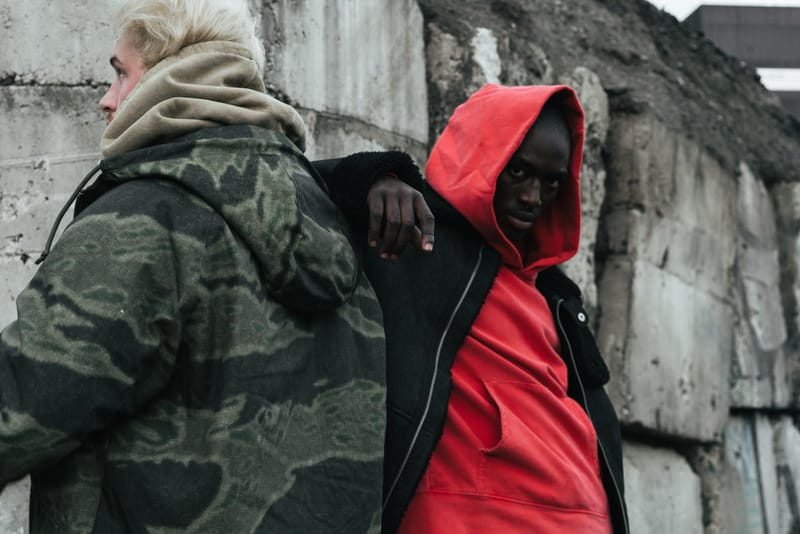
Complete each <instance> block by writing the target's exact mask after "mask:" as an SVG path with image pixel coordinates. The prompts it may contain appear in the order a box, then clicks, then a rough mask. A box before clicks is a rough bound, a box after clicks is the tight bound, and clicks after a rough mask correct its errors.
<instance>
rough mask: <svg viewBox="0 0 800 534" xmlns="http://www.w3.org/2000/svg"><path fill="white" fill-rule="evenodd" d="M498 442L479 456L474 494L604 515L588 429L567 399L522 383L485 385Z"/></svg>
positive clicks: (593, 441) (592, 435) (579, 411)
mask: <svg viewBox="0 0 800 534" xmlns="http://www.w3.org/2000/svg"><path fill="white" fill-rule="evenodd" d="M485 385H486V388H487V390H488V392H489V396H490V398H491V400H492V402H493V403H494V404H495V406H496V407H497V410H498V413H499V418H498V424H499V425H500V428H499V430H500V432H499V433H498V434H499V435H500V439H499V441H498V442H497V443H496V444H494V445H493V446H492V447H489V448H485V449H482V450H481V457H480V459H479V465H478V472H477V480H476V482H477V491H478V493H479V494H482V495H487V496H492V497H499V498H504V499H510V500H514V501H521V502H526V503H531V504H537V505H544V506H554V507H559V508H569V509H583V510H592V511H598V512H601V513H605V510H606V503H605V502H602V499H599V498H598V497H599V496H601V495H604V492H603V490H602V485H601V482H600V475H599V464H598V459H597V444H596V437H595V433H594V429H593V427H592V426H591V422H590V421H589V419H588V417H586V415H585V413H584V412H583V410H582V409H581V408H580V407H579V406H578V405H577V404H576V403H575V402H574V401H573V400H572V399H570V398H569V397H563V396H558V395H557V394H555V393H553V392H552V391H551V390H549V389H547V388H545V387H543V386H541V385H539V384H535V383H527V382H485Z"/></svg>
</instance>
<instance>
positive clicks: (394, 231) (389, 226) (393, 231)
mask: <svg viewBox="0 0 800 534" xmlns="http://www.w3.org/2000/svg"><path fill="white" fill-rule="evenodd" d="M383 200H384V204H383V207H384V224H383V235H382V236H381V239H382V243H381V251H380V256H381V258H392V259H397V258H398V257H399V254H400V251H402V247H403V236H402V233H403V229H404V221H403V215H402V213H403V209H402V208H401V203H402V202H401V199H400V198H398V197H397V196H396V195H385V196H384V197H383ZM405 241H408V237H406V238H405ZM398 243H399V244H400V247H399V249H398Z"/></svg>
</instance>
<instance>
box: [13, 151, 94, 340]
mask: <svg viewBox="0 0 800 534" xmlns="http://www.w3.org/2000/svg"><path fill="white" fill-rule="evenodd" d="M95 163H96V160H95V159H94V157H93V156H91V155H90V156H84V157H83V159H80V157H78V156H76V157H75V158H74V159H73V158H63V159H61V160H55V161H52V160H50V159H49V158H48V157H46V156H44V157H43V158H42V159H36V160H27V161H26V160H16V161H14V162H13V163H12V164H7V163H3V162H2V161H0V184H2V188H0V267H1V268H0V273H2V275H0V328H2V327H4V326H6V325H7V324H8V323H9V322H10V321H11V320H13V319H14V318H15V316H16V311H15V309H14V300H15V299H16V296H17V295H18V294H19V292H20V291H21V290H22V288H23V287H24V286H25V284H26V283H27V282H28V281H29V280H30V278H31V276H32V275H33V273H34V272H35V270H36V266H35V265H34V261H35V260H36V258H37V257H38V256H39V253H41V251H42V249H43V247H44V245H45V241H46V240H47V235H48V233H49V232H50V228H51V227H52V225H53V223H54V222H55V219H56V215H57V214H58V211H59V210H60V209H61V207H62V206H63V205H64V203H65V202H66V201H67V199H68V198H69V195H70V194H71V193H72V191H73V190H74V189H75V187H76V186H77V185H78V183H79V182H80V179H81V178H82V177H83V176H84V175H85V174H86V173H87V172H88V171H89V170H91V168H92V167H93V166H94V165H95ZM71 219H72V211H69V212H68V214H67V217H65V219H64V221H63V223H62V224H61V227H60V228H61V231H63V229H64V228H65V227H66V226H67V223H68V222H69V221H70V220H71Z"/></svg>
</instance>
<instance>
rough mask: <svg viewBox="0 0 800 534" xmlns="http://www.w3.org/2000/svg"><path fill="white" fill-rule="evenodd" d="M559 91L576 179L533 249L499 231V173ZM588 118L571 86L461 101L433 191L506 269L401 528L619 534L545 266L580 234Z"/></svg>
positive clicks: (568, 250) (541, 225)
mask: <svg viewBox="0 0 800 534" xmlns="http://www.w3.org/2000/svg"><path fill="white" fill-rule="evenodd" d="M554 95H557V98H561V99H562V102H563V103H564V107H565V108H566V109H567V120H568V123H569V127H570V131H571V137H572V152H571V160H570V168H569V173H570V176H569V178H568V179H567V180H566V181H565V182H564V183H562V185H561V187H560V189H559V193H558V196H557V197H556V199H555V200H554V201H553V202H552V203H551V204H550V205H549V206H548V207H547V208H545V210H544V211H543V212H542V214H541V216H540V217H539V219H538V220H537V222H536V224H535V225H534V227H533V228H532V230H531V235H530V239H531V240H532V241H531V243H535V246H531V247H530V250H531V253H530V254H529V257H528V258H525V259H524V260H523V258H521V256H520V253H519V252H518V251H517V249H516V248H515V247H514V245H512V244H511V242H510V241H509V240H508V239H506V237H505V236H504V235H503V233H502V231H501V230H500V228H499V227H498V225H497V222H496V217H495V214H494V208H493V202H492V200H493V198H494V192H495V186H496V182H497V177H498V176H499V174H500V172H501V171H502V169H503V168H504V167H505V166H506V164H507V163H508V161H509V159H510V158H511V156H512V155H513V154H514V152H515V151H516V150H517V148H518V147H519V145H520V144H521V142H522V140H523V139H524V137H525V135H526V133H527V132H528V130H529V129H530V128H531V126H532V125H533V123H534V122H535V120H536V118H537V116H538V114H539V112H540V110H541V109H542V106H543V105H544V104H545V102H546V101H547V100H548V99H550V98H551V97H553V96H554ZM582 151H583V111H582V110H581V107H580V104H579V103H578V100H577V97H576V96H575V93H574V91H573V90H572V89H571V88H569V87H566V86H529V87H500V86H497V85H487V86H485V87H484V88H482V89H481V90H480V91H478V92H477V93H475V94H474V95H473V96H472V97H470V99H469V100H467V101H466V102H465V103H464V104H462V105H461V106H459V107H458V108H457V109H456V111H455V112H454V113H453V116H452V117H451V119H450V122H449V123H448V125H447V127H446V128H445V130H444V132H443V133H442V135H441V136H440V137H439V139H438V141H437V142H436V145H435V146H434V147H433V151H432V153H431V156H430V159H429V160H428V165H427V166H426V169H425V173H426V176H427V179H428V182H429V184H430V185H431V187H433V188H434V189H435V190H436V191H437V192H438V193H439V194H440V195H442V196H443V197H444V198H445V199H446V200H447V201H448V202H450V203H451V204H452V205H453V206H454V207H455V208H457V209H458V210H459V212H460V213H461V214H462V215H464V216H465V217H466V218H467V219H468V220H469V221H470V222H471V223H472V225H473V226H474V227H475V228H476V229H477V230H478V231H479V232H480V234H481V235H482V236H483V238H484V239H485V240H486V242H487V243H488V244H489V245H491V246H492V247H493V248H494V249H495V250H497V251H498V252H499V253H500V254H501V256H502V258H503V265H502V266H501V268H500V271H499V273H498V275H497V278H496V280H495V282H494V285H493V286H492V288H491V290H490V291H489V293H488V295H487V297H486V301H485V302H484V304H483V307H482V308H481V310H480V313H479V314H478V317H477V318H476V319H475V322H474V323H473V324H472V327H471V329H470V332H469V334H468V335H467V337H466V339H465V341H464V344H463V345H462V346H461V348H460V349H459V351H458V353H457V354H456V358H455V362H454V364H453V367H452V369H451V374H452V380H453V381H452V392H451V396H450V401H449V405H448V413H447V421H446V423H445V427H444V431H443V434H442V437H441V440H440V441H439V443H438V445H437V447H436V449H435V450H434V452H433V455H432V456H431V460H430V463H429V465H428V468H427V471H426V472H425V474H424V476H423V478H422V480H421V482H420V484H419V486H418V488H417V493H416V495H415V496H414V498H413V499H412V501H411V503H410V505H409V508H408V510H407V512H406V515H405V517H404V519H403V522H402V524H401V526H400V530H399V531H400V532H401V533H404V534H419V533H425V532H431V533H433V532H435V533H439V532H442V533H448V534H451V533H455V534H458V533H468V532H469V533H513V532H526V533H531V532H535V533H559V534H561V533H565V532H569V533H573V532H591V533H601V534H603V533H610V532H611V524H610V519H609V515H608V504H607V501H606V495H605V491H604V490H603V485H602V482H601V479H600V466H599V462H598V458H597V442H596V436H595V432H594V428H593V427H592V424H591V422H590V421H589V418H588V417H587V416H586V414H585V412H584V411H583V410H582V409H581V407H580V406H579V405H578V404H577V403H575V402H574V401H573V400H572V399H570V398H569V397H568V396H567V369H566V366H565V365H564V362H563V360H562V359H561V357H560V356H559V354H558V351H559V341H558V335H557V332H556V326H555V324H554V320H553V317H552V315H551V313H550V310H549V308H548V306H547V303H546V302H545V299H544V297H543V296H542V295H541V294H540V293H539V291H538V290H537V289H536V288H535V286H534V281H535V279H536V275H537V273H538V272H539V271H541V270H542V269H544V268H545V267H549V266H551V265H555V264H559V263H561V262H563V261H565V260H567V259H569V258H570V257H572V256H573V255H574V254H575V252H576V251H577V248H578V242H579V236H580V189H579V183H580V182H579V175H580V167H581V157H582Z"/></svg>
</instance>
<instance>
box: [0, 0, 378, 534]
mask: <svg viewBox="0 0 800 534" xmlns="http://www.w3.org/2000/svg"><path fill="white" fill-rule="evenodd" d="M254 27H255V26H254V23H253V20H252V18H251V17H250V15H249V13H248V12H247V6H246V2H244V1H242V2H233V1H230V0H228V1H225V0H133V1H127V2H125V3H124V5H123V6H122V8H121V12H120V16H119V19H118V37H119V40H118V41H117V44H116V48H115V51H114V56H113V57H112V58H111V64H112V66H113V67H114V70H115V71H116V78H115V81H114V83H113V85H112V86H111V88H110V89H109V92H108V93H107V94H106V96H105V97H104V98H103V100H102V101H101V108H102V109H103V110H104V111H105V112H106V114H107V115H108V119H109V124H108V127H107V129H106V131H105V133H104V135H103V139H102V151H103V157H104V159H103V161H102V162H101V164H100V170H101V171H102V174H101V175H100V177H99V178H98V179H97V180H96V182H95V183H94V185H92V186H91V187H89V188H88V189H85V190H84V191H83V192H82V193H81V194H80V195H79V196H78V200H77V203H76V208H75V212H76V217H75V220H74V221H73V222H72V224H70V226H69V227H68V228H67V229H66V231H65V232H64V234H63V236H62V237H61V238H60V240H59V241H58V242H57V243H56V245H55V246H54V247H53V248H52V251H51V252H49V255H48V256H47V259H46V260H45V261H44V263H43V264H42V266H41V268H40V269H39V271H38V272H37V273H36V275H35V277H34V278H33V280H32V281H31V283H30V285H29V286H28V287H27V288H26V289H25V290H24V291H23V292H22V294H21V295H20V296H19V298H18V299H17V310H18V320H17V321H16V322H14V323H12V324H11V325H10V326H8V327H7V328H6V329H5V330H4V331H3V332H2V334H0V488H2V487H3V486H4V485H5V484H7V483H9V482H11V481H13V480H15V479H18V478H20V477H22V476H24V475H25V474H27V473H31V477H32V495H31V532H33V533H39V532H41V533H48V534H50V533H67V532H76V533H78V532H80V533H84V532H85V533H88V532H95V533H103V534H105V533H116V532H152V533H158V532H198V533H199V532H203V533H240V532H242V533H245V532H281V533H283V532H303V533H307V532H308V533H312V532H348V533H351V532H377V531H379V529H380V505H381V486H382V481H381V465H382V456H383V438H384V426H385V382H384V337H383V328H382V322H381V321H382V320H381V312H380V308H379V306H378V303H377V301H376V299H375V295H374V293H373V291H372V288H371V287H370V285H369V283H368V282H367V281H366V279H365V278H364V277H363V275H362V274H361V272H360V269H359V266H358V263H357V261H356V257H355V256H354V253H353V251H352V249H351V247H350V245H349V242H348V237H347V235H346V233H345V229H344V226H343V223H342V220H341V219H340V216H339V214H338V212H337V211H336V209H335V208H334V206H333V204H332V203H331V202H330V201H329V200H328V198H327V196H326V194H325V192H324V191H323V189H322V188H321V187H320V185H319V180H318V176H317V175H316V173H315V171H314V170H313V169H312V168H311V166H310V165H309V163H308V161H307V160H306V159H305V157H304V156H303V153H302V150H303V145H304V138H303V136H304V125H303V123H302V120H301V119H300V117H299V115H298V114H297V112H296V111H295V110H294V109H292V108H291V107H289V106H287V105H286V104H283V103H282V102H279V101H277V100H275V99H273V98H270V97H269V96H267V95H266V94H265V90H264V85H263V82H262V74H261V73H262V69H263V63H264V54H263V48H262V47H261V44H260V42H259V40H258V38H257V37H256V35H255V30H254ZM79 189H81V188H80V187H79ZM48 248H49V245H48ZM46 252H47V250H46Z"/></svg>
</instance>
